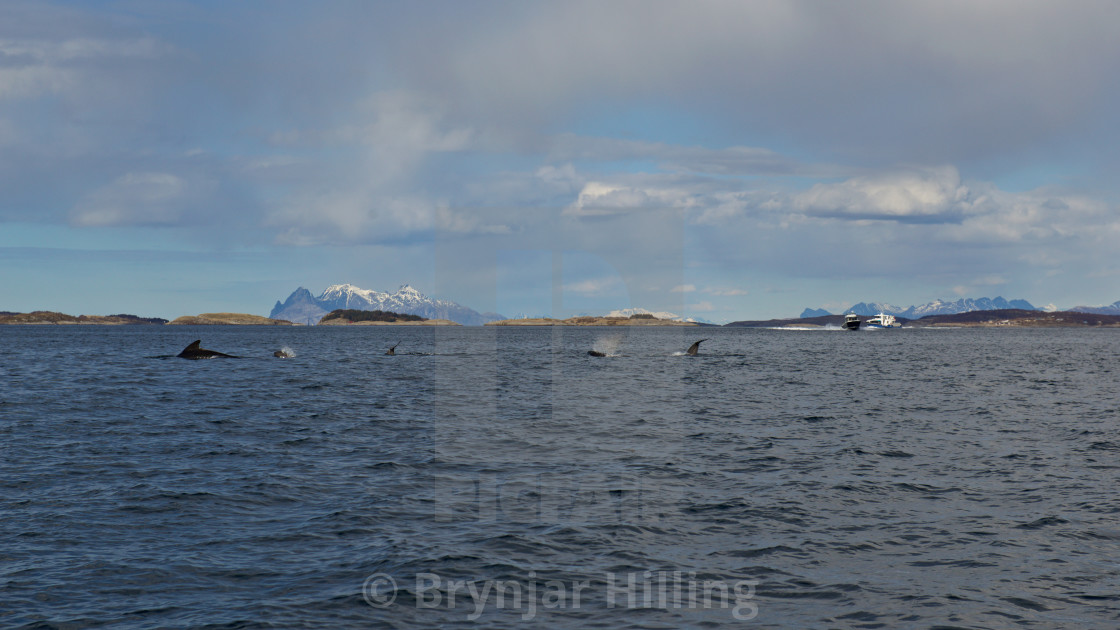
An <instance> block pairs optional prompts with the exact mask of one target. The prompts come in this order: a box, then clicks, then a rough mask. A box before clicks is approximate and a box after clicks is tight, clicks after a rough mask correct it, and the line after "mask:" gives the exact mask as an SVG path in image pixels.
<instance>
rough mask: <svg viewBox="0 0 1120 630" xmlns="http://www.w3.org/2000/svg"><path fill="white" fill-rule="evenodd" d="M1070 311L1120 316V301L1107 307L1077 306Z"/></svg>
mask: <svg viewBox="0 0 1120 630" xmlns="http://www.w3.org/2000/svg"><path fill="white" fill-rule="evenodd" d="M1069 310H1071V311H1074V312H1077V313H1094V314H1096V315H1120V300H1117V301H1115V302H1113V303H1112V304H1108V305H1106V306H1075V307H1073V308H1071V309H1069Z"/></svg>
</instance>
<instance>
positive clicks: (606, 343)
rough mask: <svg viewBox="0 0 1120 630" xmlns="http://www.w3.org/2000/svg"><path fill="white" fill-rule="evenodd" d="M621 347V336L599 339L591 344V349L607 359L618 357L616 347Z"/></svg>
mask: <svg viewBox="0 0 1120 630" xmlns="http://www.w3.org/2000/svg"><path fill="white" fill-rule="evenodd" d="M621 345H622V335H611V336H609V337H599V338H598V339H596V340H595V343H593V344H591V349H592V350H594V351H596V352H602V353H603V354H605V355H607V356H608V357H617V356H618V347H619V346H621Z"/></svg>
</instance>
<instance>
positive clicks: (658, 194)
mask: <svg viewBox="0 0 1120 630" xmlns="http://www.w3.org/2000/svg"><path fill="white" fill-rule="evenodd" d="M692 205H693V203H692V200H691V199H690V195H689V193H688V192H686V191H684V190H681V189H678V188H653V187H650V188H639V187H633V186H625V185H615V184H608V183H605V182H598V181H594V182H588V183H587V184H586V185H585V186H584V187H583V190H581V191H580V193H579V196H578V197H577V198H576V200H575V202H574V203H573V204H572V205H570V206H568V207H567V208H565V209H564V214H565V215H568V216H577V217H588V216H606V215H612V214H623V213H626V212H632V211H635V210H642V209H649V208H658V209H663V208H688V207H691V206H692Z"/></svg>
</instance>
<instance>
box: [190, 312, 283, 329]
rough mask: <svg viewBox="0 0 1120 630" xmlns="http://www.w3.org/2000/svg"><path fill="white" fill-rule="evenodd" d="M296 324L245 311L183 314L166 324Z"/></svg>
mask: <svg viewBox="0 0 1120 630" xmlns="http://www.w3.org/2000/svg"><path fill="white" fill-rule="evenodd" d="M231 325H232V326H298V325H299V324H294V323H292V322H289V321H288V320H286V319H270V318H268V317H261V316H260V315H249V314H247V313H202V314H201V315H184V316H183V317H177V318H175V319H174V320H172V321H170V322H168V326H231Z"/></svg>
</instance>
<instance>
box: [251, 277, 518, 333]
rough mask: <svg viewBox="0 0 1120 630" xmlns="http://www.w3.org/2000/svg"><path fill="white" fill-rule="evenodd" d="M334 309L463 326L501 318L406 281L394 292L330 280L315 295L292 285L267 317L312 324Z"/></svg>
mask: <svg viewBox="0 0 1120 630" xmlns="http://www.w3.org/2000/svg"><path fill="white" fill-rule="evenodd" d="M336 309H357V310H363V311H375V310H380V311H392V312H394V313H406V314H409V315H419V316H420V317H425V318H428V319H450V320H451V321H454V322H457V323H459V324H463V325H466V326H481V325H482V324H485V323H487V322H491V321H496V320H499V319H505V318H504V317H503V316H501V315H499V314H497V313H486V314H480V313H478V312H477V311H475V310H473V309H470V308H467V307H465V306H461V305H459V304H456V303H455V302H451V301H449V300H439V299H434V298H429V297H427V296H425V295H424V294H423V293H421V292H420V291H419V290H417V289H416V288H414V287H413V286H412V285H409V284H402V285H401V287H400V289H397V292H396V293H392V294H389V293H384V292H381V291H375V290H371V289H363V288H361V287H358V286H355V285H353V284H332V285H330V286H328V287H327V288H326V290H324V291H323V293H322V294H321V295H319V296H318V297H314V296H312V295H311V292H310V291H308V290H307V289H304V288H302V287H301V288H299V289H296V291H295V292H294V293H292V295H290V296H289V297H288V299H287V300H286V301H285V302H283V303H281V302H277V303H276V306H275V307H273V309H272V313H271V315H270V317H272V318H273V319H286V320H288V321H293V322H298V323H301V324H304V323H307V324H313V323H316V322H318V321H319V319H321V318H322V317H323V315H326V314H327V313H329V312H331V311H333V310H336Z"/></svg>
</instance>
